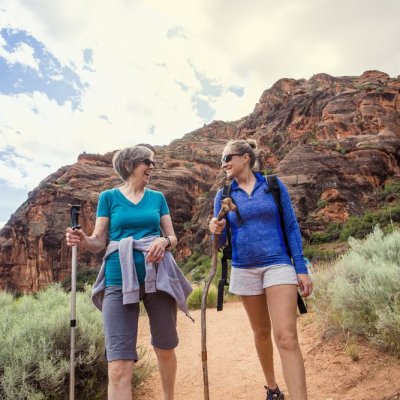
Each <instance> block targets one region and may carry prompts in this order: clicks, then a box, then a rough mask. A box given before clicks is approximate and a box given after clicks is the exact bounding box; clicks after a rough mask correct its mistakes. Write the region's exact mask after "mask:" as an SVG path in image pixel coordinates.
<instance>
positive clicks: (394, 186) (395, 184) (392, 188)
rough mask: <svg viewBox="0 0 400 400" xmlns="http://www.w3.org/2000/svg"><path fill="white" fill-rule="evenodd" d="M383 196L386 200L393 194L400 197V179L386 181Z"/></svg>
mask: <svg viewBox="0 0 400 400" xmlns="http://www.w3.org/2000/svg"><path fill="white" fill-rule="evenodd" d="M382 194H383V196H384V197H385V198H386V197H387V196H389V195H392V194H395V195H399V194H400V179H390V180H388V181H386V183H385V187H384V189H383V192H382Z"/></svg>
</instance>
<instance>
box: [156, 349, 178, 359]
mask: <svg viewBox="0 0 400 400" xmlns="http://www.w3.org/2000/svg"><path fill="white" fill-rule="evenodd" d="M154 351H155V353H156V355H157V358H158V359H159V360H162V361H169V360H171V359H172V358H174V356H175V350H174V349H160V348H158V347H154Z"/></svg>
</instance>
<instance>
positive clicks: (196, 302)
mask: <svg viewBox="0 0 400 400" xmlns="http://www.w3.org/2000/svg"><path fill="white" fill-rule="evenodd" d="M202 296H203V287H202V286H201V287H200V286H197V287H195V288H194V289H193V292H192V293H191V294H190V296H189V298H188V301H187V304H188V306H189V309H190V310H198V309H199V308H200V307H201V297H202ZM216 305H217V289H216V287H215V286H213V285H210V288H209V290H208V293H207V307H208V308H211V307H215V306H216Z"/></svg>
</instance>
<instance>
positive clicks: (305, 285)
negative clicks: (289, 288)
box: [297, 274, 313, 297]
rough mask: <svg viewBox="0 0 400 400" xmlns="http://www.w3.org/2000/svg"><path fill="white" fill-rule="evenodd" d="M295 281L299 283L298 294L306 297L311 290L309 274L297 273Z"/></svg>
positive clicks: (311, 284)
mask: <svg viewBox="0 0 400 400" xmlns="http://www.w3.org/2000/svg"><path fill="white" fill-rule="evenodd" d="M297 282H298V283H299V287H300V294H301V295H302V296H303V297H308V296H309V295H310V294H311V293H312V291H313V283H312V280H311V277H310V275H308V274H297Z"/></svg>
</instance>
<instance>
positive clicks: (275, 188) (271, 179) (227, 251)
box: [217, 175, 307, 314]
mask: <svg viewBox="0 0 400 400" xmlns="http://www.w3.org/2000/svg"><path fill="white" fill-rule="evenodd" d="M266 178H267V182H268V189H264V191H265V193H272V196H273V197H274V201H275V203H276V206H277V207H278V210H279V217H280V221H281V226H282V231H283V238H284V241H285V245H286V249H287V252H288V255H289V257H291V254H290V247H289V243H288V239H287V236H286V232H285V224H284V219H283V209H282V205H281V189H280V187H279V182H278V177H277V176H276V175H267V177H266ZM231 191H232V184H230V185H225V186H224V187H223V189H222V198H221V200H223V199H225V198H226V197H230V195H231ZM231 199H232V198H231ZM232 202H233V203H235V201H234V200H233V199H232ZM235 213H236V216H237V219H238V221H239V226H240V224H241V223H242V218H241V216H240V212H239V209H238V208H237V209H236V211H235ZM226 236H227V242H228V244H227V245H226V246H225V247H224V248H223V249H222V258H221V265H222V270H221V279H220V280H219V282H218V299H217V311H222V309H223V303H224V287H225V286H229V282H228V260H232V233H231V229H230V225H229V221H228V218H226ZM297 306H298V308H299V311H300V314H305V313H306V312H307V308H306V306H305V304H304V300H303V298H302V297H301V296H300V293H297Z"/></svg>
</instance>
